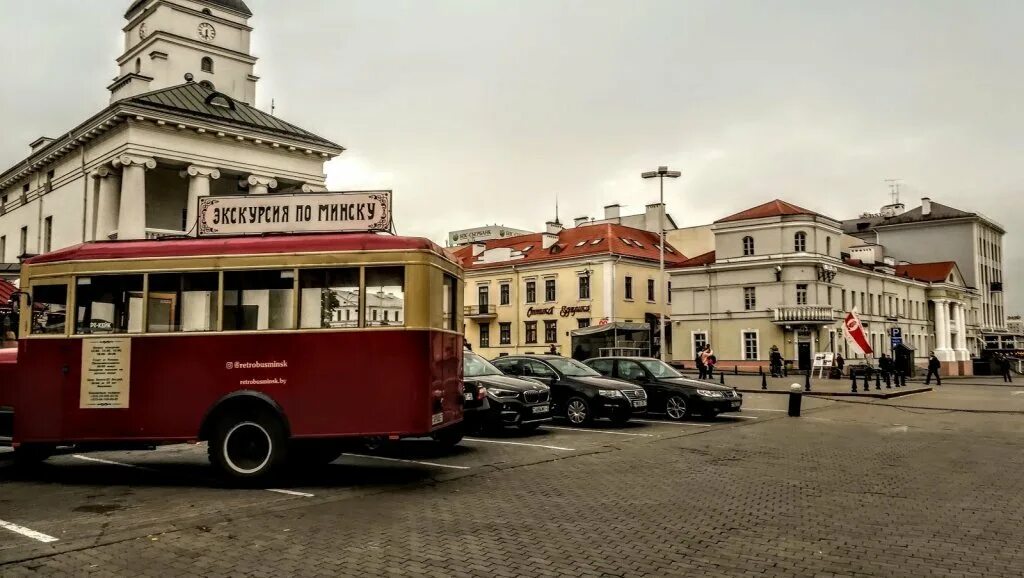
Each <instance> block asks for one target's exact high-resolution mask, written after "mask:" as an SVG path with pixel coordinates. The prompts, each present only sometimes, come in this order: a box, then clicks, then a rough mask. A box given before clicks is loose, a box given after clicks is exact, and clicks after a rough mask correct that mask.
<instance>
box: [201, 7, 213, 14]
mask: <svg viewBox="0 0 1024 578" xmlns="http://www.w3.org/2000/svg"><path fill="white" fill-rule="evenodd" d="M203 14H206V15H207V16H212V15H213V12H210V9H209V8H203Z"/></svg>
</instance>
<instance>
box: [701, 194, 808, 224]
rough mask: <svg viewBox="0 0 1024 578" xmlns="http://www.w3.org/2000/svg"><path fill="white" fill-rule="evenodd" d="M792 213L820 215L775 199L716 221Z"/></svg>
mask: <svg viewBox="0 0 1024 578" xmlns="http://www.w3.org/2000/svg"><path fill="white" fill-rule="evenodd" d="M791 215H818V213H815V212H814V211H809V210H807V209H805V208H803V207H798V206H796V205H793V204H790V203H787V202H786V201H781V200H779V199H775V200H774V201H768V202H767V203H765V204H763V205H758V206H756V207H754V208H752V209H747V210H746V211H740V212H739V213H736V214H735V215H729V216H728V217H725V218H724V219H718V220H717V221H715V222H716V223H729V222H732V221H746V220H748V219H764V218H767V217H785V216H791ZM819 216H820V215H819Z"/></svg>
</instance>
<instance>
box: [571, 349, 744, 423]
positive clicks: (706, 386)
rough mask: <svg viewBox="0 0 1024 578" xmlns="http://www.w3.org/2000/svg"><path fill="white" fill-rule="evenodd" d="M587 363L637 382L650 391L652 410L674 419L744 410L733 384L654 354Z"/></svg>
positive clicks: (609, 374) (590, 360)
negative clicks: (688, 373)
mask: <svg viewBox="0 0 1024 578" xmlns="http://www.w3.org/2000/svg"><path fill="white" fill-rule="evenodd" d="M586 364H587V365H588V366H590V367H591V368H593V369H595V370H596V371H597V372H598V373H600V374H601V375H606V376H608V377H614V378H616V379H621V380H624V381H628V382H630V383H635V384H637V385H639V386H641V387H643V388H644V389H645V390H646V391H647V397H648V399H649V400H650V407H649V408H648V409H649V410H650V411H652V412H657V413H665V414H667V415H668V417H669V418H671V419H676V420H678V419H684V418H687V417H690V416H691V415H693V414H700V415H703V416H705V417H715V416H716V415H718V414H720V413H724V412H727V411H740V409H741V407H742V406H743V395H742V394H741V393H739V392H738V391H736V390H735V389H733V388H731V387H725V386H724V385H718V384H715V383H711V382H707V381H700V380H697V379H689V378H686V377H683V376H682V374H680V373H679V372H678V371H676V370H675V369H673V368H672V367H671V366H669V365H668V364H667V363H665V362H664V361H661V360H658V359H653V358H650V357H597V358H594V359H588V360H587V361H586Z"/></svg>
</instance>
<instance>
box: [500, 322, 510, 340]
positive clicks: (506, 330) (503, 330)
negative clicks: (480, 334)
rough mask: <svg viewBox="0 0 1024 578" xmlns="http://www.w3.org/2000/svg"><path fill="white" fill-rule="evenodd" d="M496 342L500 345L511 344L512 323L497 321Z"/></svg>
mask: <svg viewBox="0 0 1024 578" xmlns="http://www.w3.org/2000/svg"><path fill="white" fill-rule="evenodd" d="M498 342H499V343H500V344H501V345H511V344H512V324H511V323H499V324H498Z"/></svg>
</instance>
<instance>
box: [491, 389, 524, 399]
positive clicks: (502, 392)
mask: <svg viewBox="0 0 1024 578" xmlns="http://www.w3.org/2000/svg"><path fill="white" fill-rule="evenodd" d="M487 395H489V396H491V397H493V398H495V399H497V398H501V397H515V396H517V395H519V392H518V391H512V390H511V389H501V388H500V387H488V388H487Z"/></svg>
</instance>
